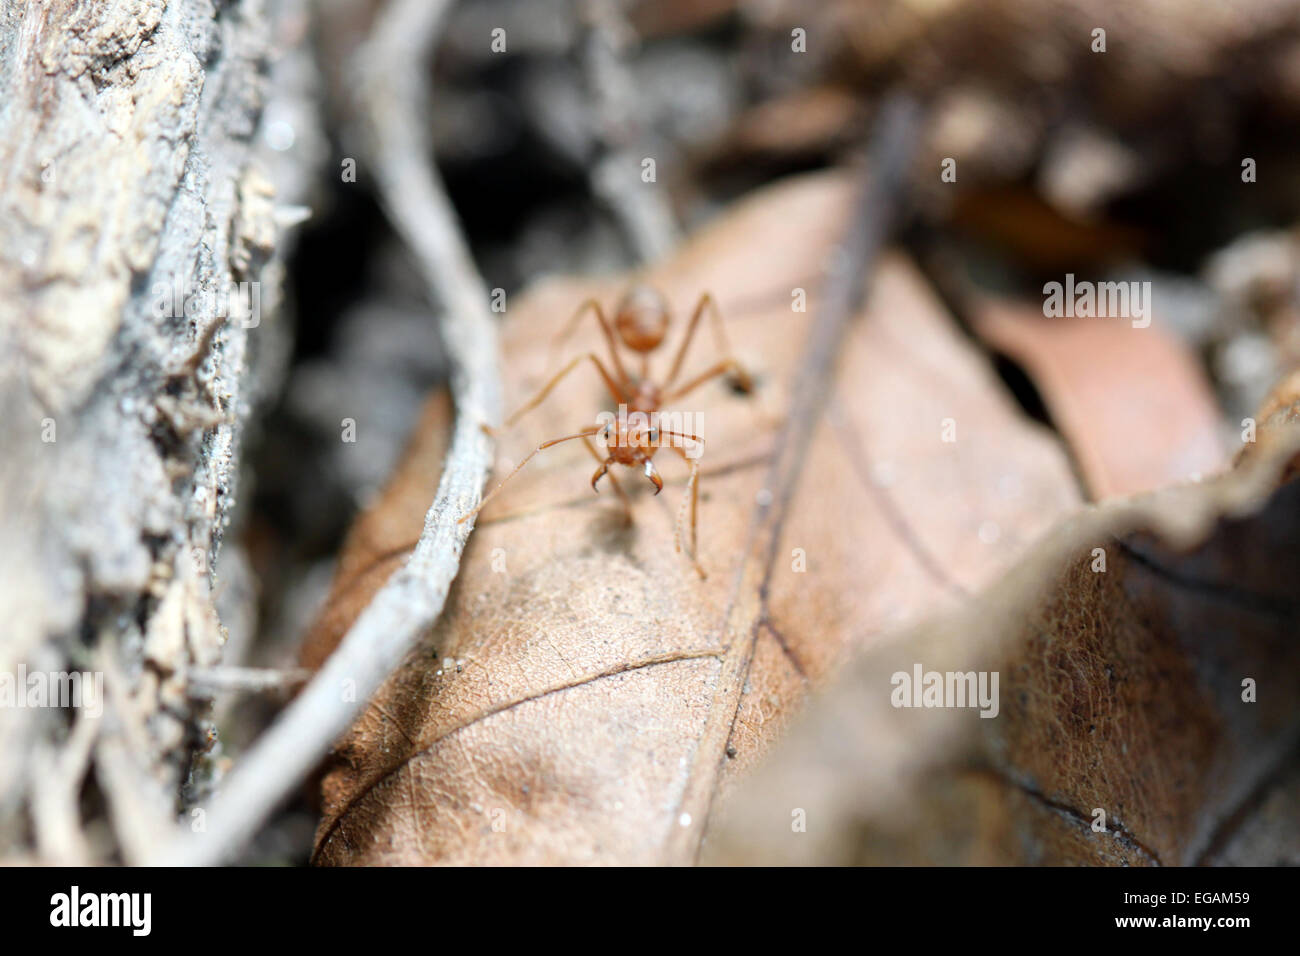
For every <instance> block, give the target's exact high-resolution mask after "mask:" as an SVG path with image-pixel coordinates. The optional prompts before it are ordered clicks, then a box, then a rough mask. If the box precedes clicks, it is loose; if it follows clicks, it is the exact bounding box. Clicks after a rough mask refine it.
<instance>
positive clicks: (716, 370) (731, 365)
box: [661, 359, 753, 404]
mask: <svg viewBox="0 0 1300 956" xmlns="http://www.w3.org/2000/svg"><path fill="white" fill-rule="evenodd" d="M727 372H732V373H734V374H735V376H736V380H737V383H738V384H739V383H744V384H743V385H742V390H743V391H746V392H748V391H749V390H750V389H751V388H753V381H752V380H751V379H750V377H749V373H748V372H746V371H745V370H744V369H743V368H742V367H741V365H740V363H739V362H737V361H736V360H735V359H725V360H723V361H721V362H719V363H718V364H717V365H715V366H713V368H711V369H709V370H708V371H707V372H702V373H700V374H699V375H697V376H695V378H693V379H691V380H690V381H689V382H687V383H686V384H685V385H682V386H679V387H678V388H675V389H673V390H672V391H671V392H668V393H667V394H665V395H664V397H663V398H662V399H661V401H662V402H663V403H664V404H667V403H669V402H674V401H676V400H677V399H679V398H681V397H682V396H683V395H686V394H687V393H689V392H693V391H695V389H697V388H699V387H700V386H701V385H703V384H704V383H705V382H707V381H709V380H710V379H714V378H717V377H718V376H719V375H723V374H725V373H727Z"/></svg>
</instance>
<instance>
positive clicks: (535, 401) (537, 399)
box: [483, 352, 627, 434]
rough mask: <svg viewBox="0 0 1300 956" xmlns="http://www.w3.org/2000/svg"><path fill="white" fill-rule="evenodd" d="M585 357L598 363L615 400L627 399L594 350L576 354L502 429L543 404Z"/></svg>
mask: <svg viewBox="0 0 1300 956" xmlns="http://www.w3.org/2000/svg"><path fill="white" fill-rule="evenodd" d="M583 359H590V360H591V361H592V362H594V363H595V364H596V370H597V371H598V372H600V377H601V378H602V379H604V380H605V387H606V388H608V389H609V391H610V393H611V394H612V395H613V396H614V398H615V400H617V401H618V402H619V403H620V404H621V403H623V402H626V401H627V398H626V396H624V394H623V392H622V391H621V390H620V388H619V386H618V383H616V382H615V381H614V379H613V378H612V377H611V376H610V374H609V370H608V369H606V368H605V366H604V365H603V364H601V361H600V359H598V358H597V357H596V354H595V353H594V352H587V353H586V354H585V355H576V356H574V358H573V361H571V362H570V363H569V364H568V365H566V366H564V368H562V369H561V370H560V371H559V372H558V373H557V374H556V376H555V377H554V378H552V379H551V380H550V381H549V382H547V383H546V384H545V385H543V386H542V388H541V390H540V391H538V393H537V394H536V395H534V396H533V397H532V398H531V399H530V400H529V401H528V402H526V403H525V404H524V405H523V406H522V407H520V408H519V410H518V411H516V412H515V413H514V414H513V415H511V416H510V417H509V418H507V419H506V420H505V424H503V425H502V426H501V430H502V431H504V430H505V429H507V428H509V427H510V426H512V425H513V424H514V423H515V422H517V421H519V419H520V418H522V417H523V416H524V414H525V413H527V412H530V411H532V410H533V409H534V408H536V407H537V406H538V405H540V404H542V402H544V401H545V400H546V396H547V395H550V394H551V392H552V390H553V389H554V388H555V386H556V385H559V384H560V379H562V378H564V376H566V375H568V374H569V373H570V372H572V371H573V370H574V369H575V368H577V367H578V363H579V362H581V361H582V360H583ZM483 427H484V429H485V430H486V431H487V432H488V434H496V433H497V430H496V429H492V428H489V427H488V426H486V425H484V426H483Z"/></svg>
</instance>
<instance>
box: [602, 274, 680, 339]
mask: <svg viewBox="0 0 1300 956" xmlns="http://www.w3.org/2000/svg"><path fill="white" fill-rule="evenodd" d="M668 318H669V313H668V302H667V300H666V299H664V297H663V296H662V295H661V294H660V293H659V291H658V290H657V289H655V288H654V287H653V286H648V285H634V286H632V288H630V289H629V290H628V291H627V294H626V295H624V296H623V298H622V299H621V300H620V301H619V303H618V309H617V311H616V312H615V314H614V328H615V329H617V330H618V337H619V338H620V339H622V340H623V344H624V345H626V346H627V347H628V348H630V349H631V350H632V351H633V352H641V353H646V352H653V351H654V350H655V349H657V348H658V347H659V343H661V342H662V341H663V340H664V336H665V335H667V334H668Z"/></svg>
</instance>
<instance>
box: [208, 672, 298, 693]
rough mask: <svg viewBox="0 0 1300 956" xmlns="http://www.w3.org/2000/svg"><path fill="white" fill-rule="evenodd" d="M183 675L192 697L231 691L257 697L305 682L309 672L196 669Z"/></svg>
mask: <svg viewBox="0 0 1300 956" xmlns="http://www.w3.org/2000/svg"><path fill="white" fill-rule="evenodd" d="M187 676H188V678H189V681H188V684H187V687H188V689H189V691H190V693H191V694H192V695H194V696H196V697H211V696H214V695H216V694H221V693H227V692H231V691H235V692H241V693H250V694H257V693H265V692H267V691H278V690H287V689H288V688H291V687H296V686H298V685H299V684H305V683H307V680H308V679H309V678H310V677H311V671H310V670H308V669H307V668H305V667H291V668H288V669H286V670H278V669H275V668H267V667H196V668H194V669H193V670H191V671H190V672H189V674H188V675H187Z"/></svg>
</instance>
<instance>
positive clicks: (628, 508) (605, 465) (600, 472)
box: [582, 438, 632, 524]
mask: <svg viewBox="0 0 1300 956" xmlns="http://www.w3.org/2000/svg"><path fill="white" fill-rule="evenodd" d="M582 443H583V444H584V445H586V446H587V451H589V452H591V457H592V458H594V459H596V461H598V462H600V468H599V469H597V471H596V474H594V475H592V478H591V490H592V491H595V490H596V482H597V481H599V480H600V479H601V478H602V477H603V476H605V475H609V480H610V483H611V484H612V485H613V486H614V490H615V491H616V492H618V498H619V500H620V501H621V502H622V503H623V517H625V518H626V519H627V521H628V523H629V524H631V523H632V500H631V499H630V498H628V496H627V492H626V491H624V490H623V486H622V485H620V484H619V483H618V478H617V477H616V476H615V474H614V473H613V472H612V471H610V470H609V462H610V459H608V458H602V457H601V456H600V452H598V451H596V446H595V445H593V444H592V443H591V439H590V438H583V439H582Z"/></svg>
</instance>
